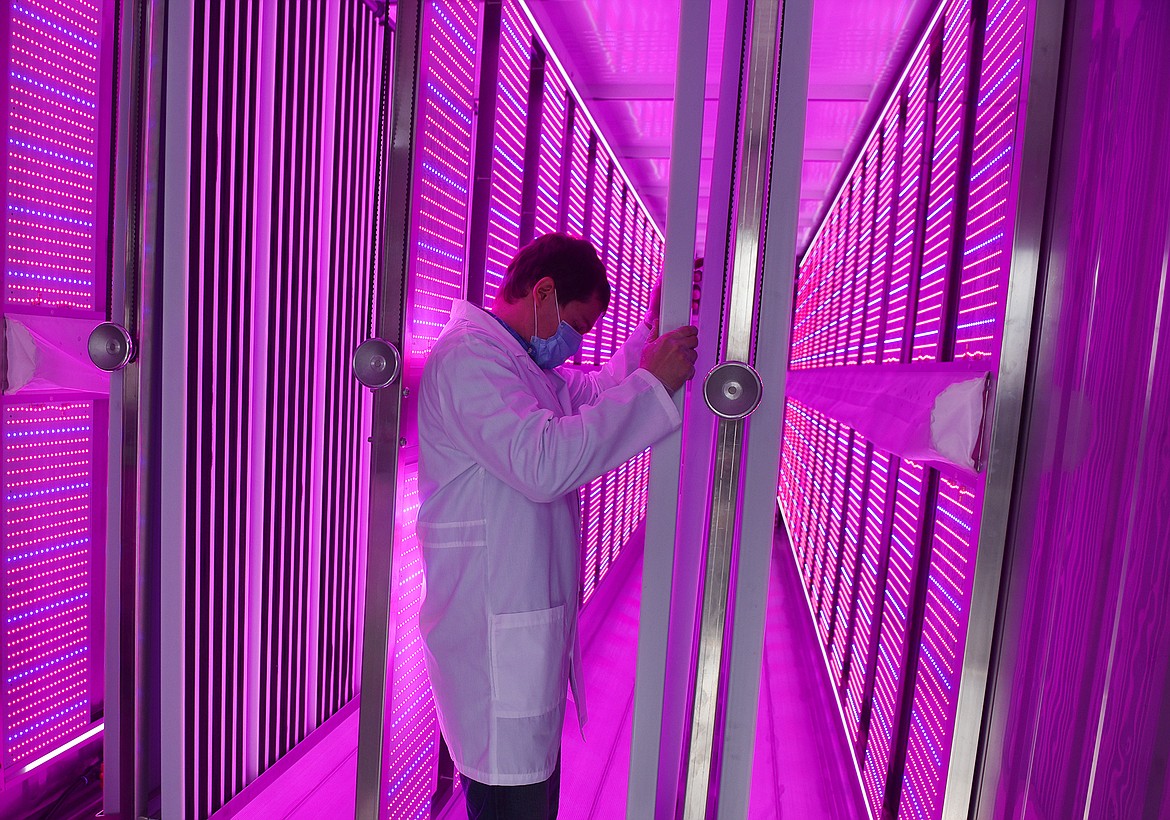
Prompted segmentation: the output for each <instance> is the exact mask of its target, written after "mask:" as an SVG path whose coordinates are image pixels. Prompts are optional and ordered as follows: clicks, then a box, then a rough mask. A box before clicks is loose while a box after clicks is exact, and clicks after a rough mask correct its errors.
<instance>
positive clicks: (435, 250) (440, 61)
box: [408, 3, 478, 362]
mask: <svg viewBox="0 0 1170 820" xmlns="http://www.w3.org/2000/svg"><path fill="white" fill-rule="evenodd" d="M423 25H424V27H425V32H424V37H425V39H424V42H425V43H426V45H427V48H426V51H425V53H424V55H423V57H422V59H421V64H420V74H421V78H420V83H421V85H422V87H423V89H424V92H423V94H422V95H421V97H420V100H419V116H420V117H421V118H422V128H420V129H419V152H420V155H421V157H422V159H421V162H420V163H419V171H418V183H417V186H416V189H415V206H414V211H415V213H416V214H417V218H416V223H415V224H416V230H415V242H414V256H413V259H414V269H413V277H414V278H413V281H414V284H413V287H412V288H411V294H410V299H411V303H410V309H409V311H408V316H409V317H410V318H409V321H410V339H409V348H408V349H409V351H410V356H411V358H412V359H413V360H415V361H417V362H421V361H422V360H423V358H424V357H425V356H426V354H427V353H428V352H429V351H430V349H431V346H432V345H433V344H434V343H435V340H436V339H437V338H438V336H439V332H440V331H441V330H442V329H443V327H444V326H445V325H446V323H447V318H448V316H449V315H450V313H451V305H452V304H453V302H454V301H455V300H456V299H458V298H460V297H461V296H462V295H463V287H464V275H465V273H464V272H465V268H466V259H465V248H466V236H467V201H468V197H469V191H470V188H471V147H470V146H471V144H472V142H473V137H472V122H473V120H472V109H473V100H474V96H475V60H476V48H475V39H476V38H475V30H476V26H477V25H478V23H477V18H476V12H475V9H474V4H472V3H456V4H444V3H431V4H430V5H429V6H428V7H427V12H426V14H425V15H424V21H423Z"/></svg>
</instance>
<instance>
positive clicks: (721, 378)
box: [703, 362, 764, 419]
mask: <svg viewBox="0 0 1170 820" xmlns="http://www.w3.org/2000/svg"><path fill="white" fill-rule="evenodd" d="M763 396H764V383H763V382H762V381H760V374H759V373H757V372H756V371H755V370H754V369H753V368H752V367H751V365H747V364H744V363H743V362H723V363H722V364H720V365H716V367H715V369H714V370H712V371H711V372H710V373H708V374H707V378H706V379H705V380H704V382H703V399H704V400H705V401H706V402H707V406H708V407H710V408H711V412H712V413H714V414H715V415H717V416H719V417H720V418H724V419H742V418H747V417H748V416H750V415H751V414H752V412H753V411H754V410H755V409H756V408H757V407H759V406H760V399H762V398H763Z"/></svg>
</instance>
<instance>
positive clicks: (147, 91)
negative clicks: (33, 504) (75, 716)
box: [91, 0, 165, 816]
mask: <svg viewBox="0 0 1170 820" xmlns="http://www.w3.org/2000/svg"><path fill="white" fill-rule="evenodd" d="M164 21H165V6H164V4H162V3H159V2H152V1H151V0H139V2H131V3H126V4H125V5H124V6H123V7H122V18H121V20H120V21H119V23H118V24H119V26H120V30H119V54H118V55H117V58H116V59H117V60H118V61H119V70H118V77H119V88H118V92H117V93H118V122H117V129H118V131H117V144H116V147H115V151H116V158H115V162H114V171H115V174H114V178H113V181H114V213H113V215H112V216H113V220H112V221H113V235H114V236H115V237H123V238H124V239H123V241H122V242H114V243H112V244H111V247H110V252H111V256H112V259H111V263H110V264H111V266H112V267H111V270H112V276H111V283H110V294H109V303H110V304H109V307H110V313H109V315H108V317H107V318H108V319H110V320H111V321H109V322H107V323H105V324H103V325H101V326H99V329H100V328H106V329H107V333H106V335H105V336H104V337H103V338H102V344H101V345H100V346H99V350H98V353H99V358H102V355H101V354H105V357H104V359H103V361H104V363H105V364H106V365H107V367H105V368H103V369H109V370H112V371H117V372H116V374H115V376H114V377H113V378H112V379H111V395H110V439H109V443H110V450H109V452H110V482H109V488H110V491H109V492H110V499H109V500H110V503H109V518H108V530H107V531H108V536H107V547H106V624H107V629H106V650H105V655H106V691H107V695H106V699H105V704H104V708H105V722H106V733H105V759H104V765H105V778H104V780H105V794H104V796H103V805H104V806H105V810H106V811H107V813H115V812H116V813H119V814H121V815H122V816H138V815H139V814H141V813H142V812H144V811H145V809H146V798H147V790H148V784H147V783H146V782H145V780H144V776H145V766H144V761H145V760H147V759H156V758H157V756H158V752H159V749H158V748H157V747H156V746H154V745H153V744H150V743H149V741H148V739H147V734H148V732H147V728H146V724H145V711H146V706H147V703H148V702H152V701H154V700H155V699H157V698H158V696H159V693H157V692H153V693H148V692H147V691H145V681H144V678H143V656H144V654H145V653H146V652H147V651H149V649H148V648H147V647H146V646H145V645H144V644H145V643H146V642H147V640H148V639H149V636H148V634H147V633H146V631H145V630H144V632H143V633H142V634H140V633H139V631H138V624H139V623H140V620H139V619H140V618H141V617H142V612H143V607H144V598H145V592H146V585H147V583H148V580H147V579H146V578H145V577H144V565H145V560H144V553H145V551H146V550H148V549H152V548H154V547H156V546H157V542H154V541H149V544H148V535H149V530H148V527H149V521H150V517H151V511H152V505H148V503H147V494H148V493H149V494H150V495H151V496H152V500H153V495H154V493H155V492H156V491H155V490H154V489H153V488H151V487H150V486H149V485H150V483H151V482H146V484H147V486H146V487H145V488H144V482H143V481H142V478H143V476H144V475H146V472H147V470H148V467H149V464H148V458H149V456H150V450H151V448H152V447H157V446H158V442H157V441H153V440H152V437H151V435H150V432H149V431H150V429H151V424H152V422H153V414H152V412H151V410H152V403H151V402H150V401H149V397H150V395H151V394H152V392H153V386H154V384H155V380H156V378H157V364H156V354H155V353H154V352H153V351H150V350H147V351H144V353H143V355H141V356H140V357H138V358H137V359H135V357H134V349H133V342H132V339H133V337H134V336H135V335H137V336H138V338H139V341H140V342H144V343H147V344H149V343H150V342H151V341H152V340H153V339H154V338H155V335H156V331H157V327H156V326H154V325H151V324H146V325H143V326H140V314H139V304H140V303H141V304H142V305H144V306H148V307H149V306H154V305H156V304H157V303H158V282H157V276H156V271H157V263H158V254H157V245H156V244H155V243H154V242H150V241H148V238H149V237H152V236H154V235H155V232H156V231H157V230H158V219H159V207H160V202H159V201H158V192H157V189H151V188H149V187H148V184H149V180H152V179H155V178H157V177H155V176H154V175H155V174H157V172H158V167H159V159H160V156H161V153H160V148H161V146H160V139H161V136H160V134H161V129H160V128H159V127H158V126H159V123H160V121H161V118H162V99H161V95H162V82H163V73H162V69H163V66H162V62H161V60H160V59H159V58H158V57H157V55H156V54H155V53H154V52H153V50H152V49H151V48H150V45H151V43H157V42H159V40H160V39H161V37H162V32H163V25H164ZM95 333H96V331H95ZM111 346H113V347H114V348H117V349H115V350H111V349H110V348H111ZM92 353H93V339H92V338H91V356H92ZM119 363H120V364H119ZM109 365H114V366H113V367H109ZM142 396H146V397H148V400H147V401H145V402H142V401H140V398H141V397H142ZM155 560H157V552H155ZM153 620H154V619H151V622H153ZM156 634H157V633H156Z"/></svg>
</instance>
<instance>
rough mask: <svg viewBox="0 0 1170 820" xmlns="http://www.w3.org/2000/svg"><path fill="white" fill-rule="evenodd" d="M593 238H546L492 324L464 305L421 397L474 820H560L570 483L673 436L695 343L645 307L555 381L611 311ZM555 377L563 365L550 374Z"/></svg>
mask: <svg viewBox="0 0 1170 820" xmlns="http://www.w3.org/2000/svg"><path fill="white" fill-rule="evenodd" d="M609 297H610V290H609V283H608V282H607V280H606V277H605V268H604V266H603V265H602V264H601V261H600V260H599V259H598V256H597V252H596V251H595V250H594V248H593V246H592V245H590V244H589V243H588V242H586V241H584V240H581V239H575V238H572V237H569V236H566V235H564V234H549V235H547V236H542V237H540V238H538V239H536V240H534V241H533V242H532V243H530V244H529V245H527V246H526V247H524V248H523V249H521V250H520V252H519V253H518V254H517V255H516V258H515V259H513V260H512V263H511V265H509V267H508V271H507V274H506V277H505V279H504V283H503V287H502V289H501V291H500V293H499V296H498V297H497V298H496V300H495V303H494V304H493V306H492V312H491V313H488V312H485V311H483V310H480V309H478V308H476V307H474V306H472V305H470V304H468V303H466V302H461V303H457V304H456V305H455V308H454V310H453V311H452V315H451V321H450V322H449V323H448V325H447V327H446V328H445V329H444V330H443V333H442V335H441V336H440V338H439V340H438V342H437V343H436V344H435V347H434V349H433V350H432V352H431V355H430V358H429V359H428V361H427V364H426V367H425V369H424V370H423V376H422V384H421V388H420V392H419V411H418V417H419V444H420V453H419V484H420V491H421V495H422V507H421V509H420V511H419V521H418V533H419V538H420V541H421V544H422V554H423V563H424V567H425V570H424V572H425V576H426V598H425V600H424V602H423V605H422V610H421V613H420V616H419V624H420V627H421V630H422V635H423V642H424V644H425V648H426V661H427V671H428V672H429V673H430V678H431V684H432V688H433V690H434V694H435V704H436V706H437V707H438V712H439V725H440V726H441V727H442V730H443V735H444V737H445V738H446V740H447V744H448V747H449V748H450V750H451V756H452V758H453V759H454V761H455V764H456V766H457V767H458V769H459V771H460V772H461V773H462V775H463V778H464V788H465V792H466V796H467V809H468V816H469V817H471V818H490V817H500V818H542V819H543V818H553V817H555V816H556V811H557V795H558V794H559V786H560V743H561V728H562V725H563V723H564V715H565V702H566V690H567V685H568V684H571V685H572V688H573V692H574V700H575V701H576V704H577V712H578V719H579V720H580V721H581V722H582V724H583V723H584V720H585V701H584V698H583V693H582V692H581V690H580V681H579V670H580V657H579V655H580V650H579V642H578V639H577V601H578V587H579V583H580V578H579V572H580V570H579V566H580V564H579V545H578V531H579V520H578V519H579V513H578V509H579V508H578V502H577V492H576V490H577V488H578V487H580V486H581V485H583V484H585V483H587V482H589V481H591V480H592V479H594V478H596V477H598V476H600V475H604V474H605V473H607V472H608V471H610V470H612V469H613V468H614V467H617V466H618V465H619V464H621V463H623V462H625V461H627V460H628V459H630V458H632V457H633V456H635V455H637V454H638V453H640V452H641V451H642V450H644V449H645V448H647V447H649V446H650V445H651V444H653V443H654V442H656V441H658V440H659V439H660V438H662V437H663V436H665V435H667V434H668V433H670V432H671V431H673V430H675V429H677V428H678V426H679V424H680V419H679V416H678V412H677V411H676V409H675V407H674V404H673V402H672V401H671V400H670V394H671V393H673V392H674V391H676V390H678V389H679V388H680V387H682V385H683V384H684V383H685V382H686V381H687V380H689V379H690V378H692V377H693V376H694V372H695V369H694V362H695V356H696V352H695V348H696V345H697V343H698V335H697V331H696V330H695V328H693V327H685V328H680V329H678V330H676V331H673V332H671V333H666V334H663V335H662V336H661V337H658V336H657V332H656V326H655V325H656V319H657V295H656V297H655V299H654V302H655V304H654V305H653V306H652V308H651V311H650V313H649V314H647V317H646V320H645V321H643V322H642V323H641V324H640V325H639V327H638V329H637V330H636V331H635V332H634V333H633V334H632V335H631V336H630V338H629V340H628V341H627V342H626V344H625V345H624V346H623V347H622V349H621V350H620V351H618V353H617V354H616V355H615V356H614V357H613V359H612V360H611V361H610V362H609V363H608V364H607V365H606V366H605V367H603V368H602V369H601V370H600V371H597V372H593V373H585V372H581V371H579V370H575V369H573V368H559V366H560V365H561V364H562V363H564V362H565V361H567V360H568V359H570V358H571V357H572V356H573V354H574V353H575V352H576V350H577V347H578V346H579V344H580V342H581V337H582V336H584V335H585V334H587V333H589V332H590V331H591V330H592V329H593V326H594V325H595V324H596V323H597V320H598V319H599V318H600V317H601V315H602V314H603V313H604V312H605V310H606V308H607V307H608V304H609ZM558 368H559V369H558Z"/></svg>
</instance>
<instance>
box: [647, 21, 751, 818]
mask: <svg viewBox="0 0 1170 820" xmlns="http://www.w3.org/2000/svg"><path fill="white" fill-rule="evenodd" d="M747 13H748V4H747V1H746V0H732V1H731V2H728V4H727V14H726V19H725V28H724V42H725V43H728V42H736V43H741V42H742V41H743V38H744V27H745V25H746V15H747ZM741 64H742V59H741V53H740V49H738V48H737V49H729V48H724V50H723V55H722V68H721V75H720V85H719V89H718V94H719V96H718V99H719V100H726V101H727V104H725V105H723V104H721V105H719V106H718V108H717V112H716V122H715V145H714V157H713V164H712V169H711V194H710V202H709V211H708V224H709V225H719V226H723V227H722V228H721V229H720V230H719V231H717V232H713V231H711V230H708V231H707V234H706V239H705V247H704V248H703V249H702V250H703V253H704V268H705V270H706V274H705V276H704V280H705V281H704V288H705V290H706V291H707V298H706V299H705V300H701V301H700V307H699V318H698V322H697V324H698V326H699V349H698V353H699V357H698V360H697V361H696V362H695V370H696V372H698V373H708V372H710V371H711V370H712V369H713V368H714V367H715V365H716V362H717V361H718V360H719V358H720V355H721V347H722V345H721V343H720V338H721V335H722V331H721V327H720V325H721V323H722V321H723V310H722V296H723V294H722V289H723V287H724V279H725V275H726V269H727V257H728V253H729V244H730V241H731V230H730V225H731V215H732V213H733V212H734V206H733V201H732V194H733V190H734V188H733V185H732V179H733V178H734V175H735V167H736V153H737V152H736V150H735V147H736V139H737V134H738V128H739V106H738V105H737V104H735V102H736V100H737V99H738V97H739V94H740V75H741V71H742V65H741ZM716 271H718V276H716V275H715V272H716ZM717 422H718V420H717V419H716V417H715V416H714V414H711V413H706V412H694V413H691V414H690V415H689V417H688V418H687V419H686V424H685V426H684V428H683V443H682V446H683V449H684V450H685V451H686V453H687V461H686V463H685V465H683V469H685V470H686V471H687V475H688V476H692V475H693V476H697V477H699V479H698V480H693V481H684V482H681V485H682V486H680V487H679V499H680V500H679V504H678V510H677V516H678V518H677V525H676V526H677V529H678V531H680V532H695V533H701V532H703V530H704V529H705V528H706V526H707V521H706V514H707V510H708V509H709V507H710V494H711V488H710V486H709V484H710V481H709V477H710V475H711V471H712V469H713V463H714V457H715V453H714V447H713V446H712V442H713V441H714V439H715V429H716V424H717ZM702 557H703V556H702V554H701V553H700V551H699V550H697V549H692V550H685V549H684V550H678V551H676V554H675V558H674V578H673V583H672V588H671V592H670V622H669V628H668V632H667V635H668V638H667V650H666V651H667V657H666V668H667V670H668V674H667V679H666V688H665V692H664V703H663V708H662V714H663V719H662V721H661V729H660V732H661V740H660V750H659V757H658V767H659V771H660V772H662V773H663V774H662V775H660V777H661V782H660V784H659V799H660V804H661V805H671V806H673V805H674V804H675V802H676V800H677V792H678V790H679V789H680V787H681V783H682V779H683V760H684V757H685V755H686V737H685V736H684V732H685V729H686V728H687V727H686V726H685V725H684V724H685V721H686V716H687V715H689V714H690V711H691V703H692V701H693V699H694V690H693V688H692V687H691V673H692V661H693V658H694V653H695V640H696V628H697V620H698V619H697V611H698V608H699V587H700V577H701V574H702Z"/></svg>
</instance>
